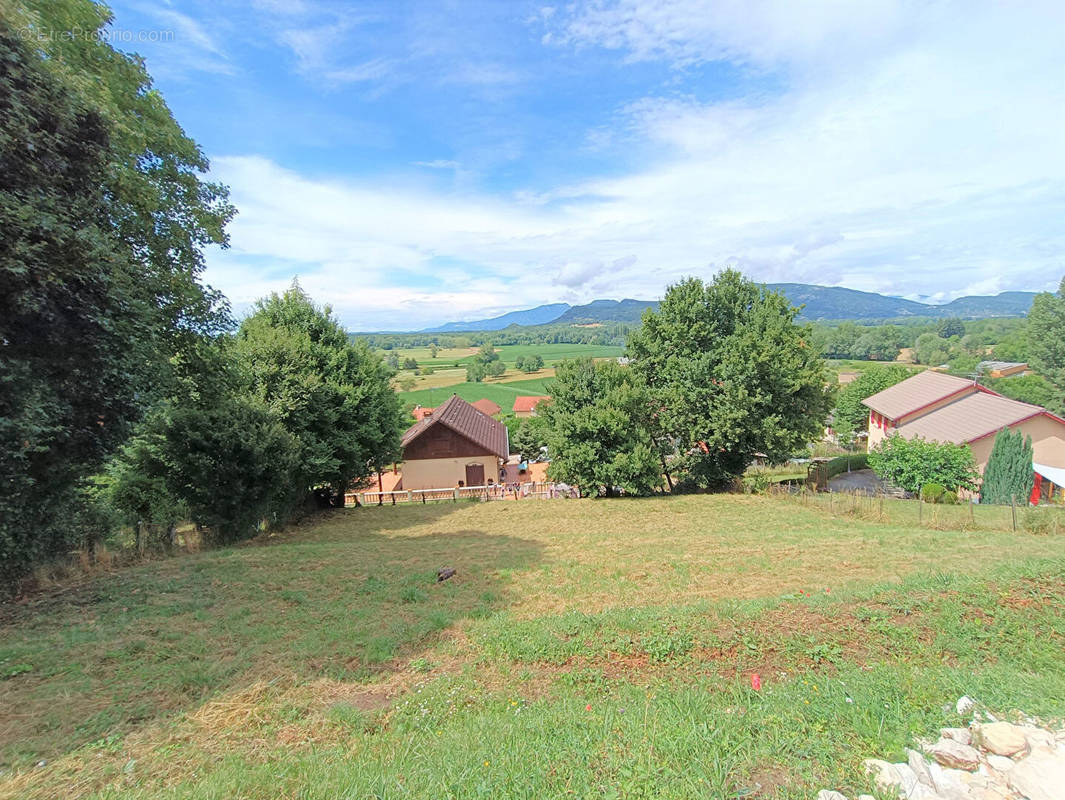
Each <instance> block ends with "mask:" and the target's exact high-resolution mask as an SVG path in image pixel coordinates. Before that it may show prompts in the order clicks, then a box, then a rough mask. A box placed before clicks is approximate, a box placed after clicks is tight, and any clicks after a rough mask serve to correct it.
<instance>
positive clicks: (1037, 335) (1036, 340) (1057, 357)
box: [996, 278, 1065, 414]
mask: <svg viewBox="0 0 1065 800" xmlns="http://www.w3.org/2000/svg"><path fill="white" fill-rule="evenodd" d="M996 352H997V351H996ZM1028 352H1029V354H1030V361H1031V365H1032V367H1033V368H1035V370H1036V371H1037V372H1039V374H1041V375H1042V376H1043V377H1044V378H1046V379H1047V381H1048V382H1049V383H1050V385H1051V386H1052V387H1053V396H1052V398H1051V402H1050V404H1049V408H1050V410H1051V411H1054V412H1056V413H1059V414H1061V413H1065V278H1062V279H1061V285H1060V286H1059V287H1058V291H1057V293H1056V294H1051V293H1050V292H1043V293H1042V294H1038V295H1036V296H1035V300H1033V301H1032V310H1031V311H1029V312H1028Z"/></svg>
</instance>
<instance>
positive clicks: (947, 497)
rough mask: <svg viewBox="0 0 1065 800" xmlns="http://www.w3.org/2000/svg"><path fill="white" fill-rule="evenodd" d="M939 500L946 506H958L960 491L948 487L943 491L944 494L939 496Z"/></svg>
mask: <svg viewBox="0 0 1065 800" xmlns="http://www.w3.org/2000/svg"><path fill="white" fill-rule="evenodd" d="M939 502H940V503H942V504H943V505H945V506H956V505H958V493H957V492H952V491H950V489H947V490H946V491H945V492H943V496H942V497H940V498H939Z"/></svg>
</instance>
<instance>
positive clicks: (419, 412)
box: [411, 406, 433, 422]
mask: <svg viewBox="0 0 1065 800" xmlns="http://www.w3.org/2000/svg"><path fill="white" fill-rule="evenodd" d="M411 413H412V414H413V415H414V419H416V420H417V421H418V422H421V421H422V420H423V419H425V418H426V417H431V416H432V415H433V410H432V409H431V408H427V407H425V406H415V407H414V411H412V412H411Z"/></svg>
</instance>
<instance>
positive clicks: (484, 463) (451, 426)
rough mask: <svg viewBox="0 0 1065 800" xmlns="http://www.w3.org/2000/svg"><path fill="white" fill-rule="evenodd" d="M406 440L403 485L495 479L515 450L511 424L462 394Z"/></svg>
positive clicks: (446, 484)
mask: <svg viewBox="0 0 1065 800" xmlns="http://www.w3.org/2000/svg"><path fill="white" fill-rule="evenodd" d="M402 444H403V488H404V489H451V488H455V487H458V486H486V485H489V484H492V483H496V482H498V478H499V471H500V466H501V465H502V464H504V463H505V462H506V460H507V457H508V456H509V455H510V439H509V437H508V435H507V426H506V425H504V424H503V423H502V422H500V421H499V420H496V419H492V417H490V416H488V415H487V414H485V413H483V412H481V411H479V410H477V409H476V408H475V407H474V406H473V405H471V404H470V403H467V402H466V401H465V400H463V399H462V398H461V397H459V396H458V395H452V396H451V398H450V399H449V400H448V401H447V402H446V403H444V404H443V405H441V406H439V407H438V408H436V409H435V410H434V411H433V413H432V414H431V415H430V416H428V417H426V418H425V419H422V420H421V421H420V422H416V423H415V424H414V425H412V426H411V427H410V428H408V429H407V432H406V433H405V434H403V441H402Z"/></svg>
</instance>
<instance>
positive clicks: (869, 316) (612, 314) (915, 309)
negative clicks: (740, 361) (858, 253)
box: [422, 283, 1036, 333]
mask: <svg viewBox="0 0 1065 800" xmlns="http://www.w3.org/2000/svg"><path fill="white" fill-rule="evenodd" d="M766 287H767V288H768V289H772V290H773V291H777V292H781V293H783V294H784V296H785V297H787V298H788V299H789V300H790V301H791V302H792V304H793V305H796V306H803V309H802V312H801V313H800V315H799V317H800V319H803V320H807V321H811V322H812V321H817V320H839V319H853V320H874V319H896V318H899V317H932V318H943V317H969V318H973V317H1023V316H1024V315H1026V314H1027V313H1028V310H1029V309H1030V308H1031V307H1032V299H1033V298H1034V297H1035V294H1036V293H1035V292H1002V293H1000V294H997V295H991V296H986V297H985V296H971V297H959V298H957V299H956V300H952V301H950V302H949V303H944V304H942V305H931V304H929V303H919V302H917V301H916V300H907V299H906V298H903V297H889V296H886V295H882V294H877V293H876V292H861V291H858V290H857V289H846V288H843V287H842V286H815V285H813V284H807V283H767V284H766ZM648 308H658V301H657V300H632V299H625V300H593V301H592V302H590V303H586V304H584V305H580V306H570V305H569V304H568V303H553V304H551V305H545V306H537V307H536V308H532V309H529V310H528V311H512V312H510V313H509V314H504V315H502V316H499V317H492V318H491V319H485V320H476V321H471V322H449V323H447V324H446V325H441V326H439V327H436V328H429V329H427V330H426V331H422V333H444V332H456V331H498V330H502V329H503V328H506V327H508V326H510V325H522V326H526V325H547V324H551V323H555V324H559V325H595V324H602V323H606V322H629V323H631V322H639V321H640V317H641V316H642V315H643V312H644V311H646V310H647V309H648ZM533 320H535V321H533Z"/></svg>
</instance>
